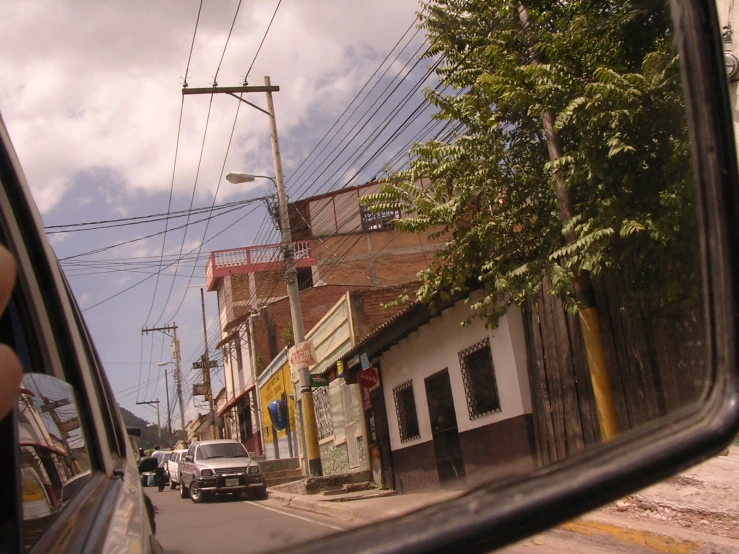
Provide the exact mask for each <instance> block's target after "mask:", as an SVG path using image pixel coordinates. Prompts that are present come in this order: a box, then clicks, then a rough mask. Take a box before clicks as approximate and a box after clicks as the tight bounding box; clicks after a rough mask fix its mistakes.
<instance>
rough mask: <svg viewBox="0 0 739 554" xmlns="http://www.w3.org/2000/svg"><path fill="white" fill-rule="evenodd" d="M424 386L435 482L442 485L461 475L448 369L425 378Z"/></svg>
mask: <svg viewBox="0 0 739 554" xmlns="http://www.w3.org/2000/svg"><path fill="white" fill-rule="evenodd" d="M425 383H426V398H427V401H428V406H429V420H430V422H431V436H432V437H433V440H434V454H435V456H436V470H437V472H438V474H439V482H440V483H441V484H442V485H443V484H444V483H448V482H450V481H456V480H458V479H462V478H463V477H464V475H465V473H464V459H463V457H462V445H461V443H460V441H459V428H458V427H457V415H456V413H455V411H454V398H453V397H452V384H451V381H450V380H449V370H447V369H445V370H443V371H440V372H439V373H436V374H434V375H432V376H431V377H427V378H426V380H425Z"/></svg>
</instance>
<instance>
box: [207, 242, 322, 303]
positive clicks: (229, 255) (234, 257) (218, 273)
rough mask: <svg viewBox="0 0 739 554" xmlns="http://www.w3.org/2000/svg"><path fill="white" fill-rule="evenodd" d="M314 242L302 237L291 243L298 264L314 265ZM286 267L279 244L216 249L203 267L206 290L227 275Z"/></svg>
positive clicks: (304, 265) (211, 289) (303, 265)
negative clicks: (206, 284)
mask: <svg viewBox="0 0 739 554" xmlns="http://www.w3.org/2000/svg"><path fill="white" fill-rule="evenodd" d="M312 250H313V241H309V240H302V241H297V242H293V256H294V257H295V265H296V266H298V267H310V266H313V265H316V263H317V262H316V260H315V258H313V256H312ZM284 267H285V262H284V260H283V253H282V245H281V244H263V245H259V246H245V247H242V248H231V249H229V250H215V251H213V252H211V254H210V258H209V259H208V264H207V265H206V267H205V277H206V280H207V282H208V290H209V291H213V290H215V284H216V281H217V280H218V279H220V278H221V277H224V276H226V275H239V274H243V273H255V272H258V271H276V270H279V269H282V268H284Z"/></svg>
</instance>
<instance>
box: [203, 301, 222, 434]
mask: <svg viewBox="0 0 739 554" xmlns="http://www.w3.org/2000/svg"><path fill="white" fill-rule="evenodd" d="M200 306H201V308H202V309H203V341H204V343H205V353H204V354H203V380H204V381H205V383H204V385H205V394H207V395H208V411H209V412H210V438H212V439H217V438H220V437H219V436H218V430H217V428H216V415H215V408H214V406H213V389H212V388H211V386H210V354H209V352H208V326H207V325H206V323H205V292H204V291H203V288H202V287H200Z"/></svg>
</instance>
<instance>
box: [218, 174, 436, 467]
mask: <svg viewBox="0 0 739 554" xmlns="http://www.w3.org/2000/svg"><path fill="white" fill-rule="evenodd" d="M418 186H423V183H422V182H419V183H418ZM379 187H380V184H379V183H377V182H373V183H368V184H366V185H361V186H357V187H352V188H346V189H341V190H339V191H335V192H331V193H328V194H324V195H320V196H314V197H311V198H306V199H303V200H299V201H296V202H293V203H291V204H290V205H289V214H290V220H291V228H292V234H293V241H294V242H293V252H294V255H295V260H296V267H297V270H298V284H299V288H300V290H301V302H302V310H303V319H304V327H305V329H306V330H309V329H311V328H312V327H313V326H314V325H315V324H316V323H317V322H318V321H319V320H320V319H321V318H322V317H323V315H324V314H325V313H326V312H327V311H328V310H329V309H330V308H331V306H333V305H334V304H335V303H336V302H337V301H338V300H339V298H341V297H342V296H343V295H345V294H346V293H347V292H354V291H356V292H359V291H361V292H362V294H363V296H362V300H360V299H359V297H358V298H357V302H360V301H361V302H364V303H369V304H373V306H375V307H380V304H381V303H382V302H387V301H390V300H393V299H394V298H396V297H397V296H398V295H399V293H400V290H402V285H403V284H405V283H408V282H411V281H413V280H415V279H416V276H417V274H418V272H419V271H421V270H423V269H425V268H426V267H427V266H428V264H429V263H430V261H431V259H432V257H433V254H434V252H435V251H436V250H437V249H438V248H439V247H440V245H441V243H442V242H443V241H442V239H441V238H435V239H433V240H431V239H429V238H428V237H419V235H415V234H407V233H401V232H398V231H395V230H394V228H393V224H392V220H393V219H395V218H397V217H398V216H399V215H400V214H399V213H397V212H387V213H381V214H370V213H369V212H368V211H367V210H365V209H364V208H363V207H362V205H361V199H362V198H363V197H364V196H366V195H367V194H372V193H374V192H377V190H378V189H379ZM206 280H207V286H208V291H210V292H216V293H217V296H218V309H219V320H220V327H221V341H220V342H219V343H218V344H217V345H216V348H220V349H222V350H223V361H224V373H225V375H224V377H225V379H224V380H225V383H226V393H225V398H226V400H225V402H224V403H222V408H221V409H220V410H219V411H218V412H219V417H223V418H224V435H225V436H227V437H230V438H237V439H239V440H241V441H242V442H244V443H245V444H246V445H247V447H248V448H249V449H250V450H251V451H254V452H257V453H260V454H261V453H262V452H263V445H262V442H263V441H262V437H261V424H260V421H259V416H258V414H259V407H258V400H257V397H258V394H257V390H256V375H257V373H259V371H261V370H262V369H263V368H264V367H266V366H267V365H268V364H269V363H270V362H271V360H272V358H273V357H274V356H276V355H277V354H278V353H279V352H280V350H281V349H282V348H283V347H284V346H285V344H286V341H289V340H290V339H291V330H292V329H291V325H290V310H289V304H288V301H287V297H286V287H285V279H284V262H283V261H282V251H281V248H280V245H279V244H266V245H256V246H248V247H239V248H234V249H230V250H220V251H215V252H212V253H211V255H210V258H209V260H208V263H207V265H206ZM383 289H386V290H383ZM371 291H376V292H371ZM373 295H374V296H376V299H377V302H375V300H373ZM380 299H383V300H380ZM383 317H386V314H385V315H383V314H382V310H375V309H374V308H373V309H370V310H368V315H367V318H368V319H367V322H366V325H368V326H372V325H376V324H379V323H378V322H380V323H381V321H380V320H383V319H382V318H383ZM383 321H384V320H383ZM362 325H365V323H362Z"/></svg>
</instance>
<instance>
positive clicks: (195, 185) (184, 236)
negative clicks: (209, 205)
mask: <svg viewBox="0 0 739 554" xmlns="http://www.w3.org/2000/svg"><path fill="white" fill-rule="evenodd" d="M239 3H240V2H239ZM236 11H237V13H238V9H237V10H236ZM234 20H235V18H234ZM232 29H233V26H232ZM229 36H230V33H229ZM212 107H213V95H212V94H211V95H210V102H208V115H207V116H206V118H205V129H204V130H203V141H202V144H201V146H200V156H199V157H198V166H197V169H196V171H195V182H194V183H193V186H192V195H191V196H190V210H192V206H193V203H194V202H195V192H196V190H197V188H198V179H199V178H200V168H201V167H202V163H203V152H205V139H206V138H207V136H208V124H209V123H210V113H211V108H212ZM211 213H212V211H211ZM188 223H190V216H189V215H188V216H187V221H186V223H185V231H184V232H183V233H182V242H181V243H180V253H179V255H178V256H182V249H183V248H185V240H186V239H187V224H188ZM203 238H205V237H203ZM179 267H180V262H179V259H178V261H177V264H176V266H175V270H174V272H175V273H177V270H178V269H179ZM174 283H175V280H174V279H172V280H171V281H170V284H169V292H168V293H167V299H166V300H165V301H164V305H163V306H162V312H161V313H160V314H159V317H158V318H157V319H156V321H155V322H154V325H157V324H158V323H159V321H160V320H161V319H162V316H163V315H164V312H165V311H166V310H167V303H168V302H169V299H170V298H171V297H172V290H173V289H174ZM154 289H155V292H156V286H155V287H154ZM152 307H153V302H152ZM149 313H150V314H151V310H149ZM146 320H147V321H149V317H148V316H147V318H146Z"/></svg>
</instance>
